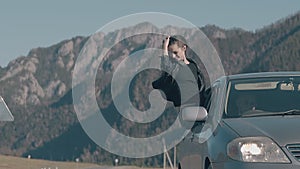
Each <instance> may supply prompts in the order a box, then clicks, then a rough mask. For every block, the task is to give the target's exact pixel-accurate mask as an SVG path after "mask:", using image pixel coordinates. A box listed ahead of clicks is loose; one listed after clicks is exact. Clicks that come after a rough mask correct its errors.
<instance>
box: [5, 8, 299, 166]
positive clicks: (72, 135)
mask: <svg viewBox="0 0 300 169" xmlns="http://www.w3.org/2000/svg"><path fill="white" fill-rule="evenodd" d="M139 29H143V30H145V29H146V30H158V29H159V28H156V27H155V26H153V25H151V24H150V23H142V24H141V25H137V26H134V27H130V28H124V29H120V30H116V31H114V32H110V33H109V34H107V35H106V36H104V34H102V33H100V34H99V35H98V36H99V39H98V42H97V43H99V46H100V47H99V49H98V50H105V49H106V47H108V46H109V45H110V44H114V43H116V45H114V46H113V47H112V48H111V50H110V52H109V53H108V54H106V55H105V57H104V59H103V61H102V62H101V64H100V65H99V67H98V68H97V78H96V82H95V84H97V86H96V89H95V91H94V92H95V93H96V96H97V101H98V102H99V107H100V108H101V109H102V110H103V116H104V117H105V118H106V120H107V121H108V123H109V124H110V125H111V126H113V127H114V128H115V129H116V130H118V131H120V132H122V133H125V134H126V135H128V136H134V137H147V136H153V135H155V134H157V133H160V132H161V131H164V130H165V129H167V128H168V127H169V126H170V125H171V124H172V122H173V121H174V120H175V118H176V116H175V115H174V114H172V111H173V109H172V107H168V108H167V109H166V114H164V115H162V116H161V117H159V118H158V119H157V120H156V121H155V122H154V125H153V124H152V125H150V124H135V123H133V122H131V121H129V120H127V119H125V118H123V117H122V116H121V115H120V114H119V113H118V111H117V109H116V107H115V105H114V104H113V101H112V94H111V92H110V88H111V87H112V86H111V80H112V75H113V72H114V71H115V70H116V69H117V67H118V65H119V64H120V63H121V62H122V60H124V59H125V58H127V57H128V56H129V55H131V54H134V53H136V52H139V51H142V50H143V49H147V48H153V47H159V46H160V45H161V39H162V38H163V36H160V35H153V34H146V35H137V36H133V37H130V38H126V39H124V40H122V39H121V38H122V37H123V36H125V35H126V34H128V32H129V31H131V33H132V32H133V33H134V32H139ZM168 29H172V31H178V32H183V33H184V32H188V30H185V29H184V28H175V27H168ZM200 29H201V30H202V31H203V32H204V33H205V35H206V36H207V37H208V38H209V39H210V41H211V42H212V44H213V45H214V47H215V48H216V50H217V52H218V54H219V56H220V58H221V61H222V63H223V66H224V69H225V72H226V74H235V73H240V72H259V71H280V70H284V71H285V70H290V71H299V70H300V58H299V57H300V52H299V51H300V13H297V14H295V15H293V16H290V17H288V18H284V19H282V20H280V21H278V22H276V23H274V24H271V25H269V26H266V27H264V28H262V29H259V30H257V31H255V32H249V31H245V30H242V29H237V28H236V29H231V30H225V29H222V28H219V27H217V26H214V25H207V26H205V27H202V28H200ZM187 36H190V37H192V36H194V35H193V34H190V35H187ZM88 42H89V37H74V38H72V39H70V40H65V41H62V42H60V43H58V44H55V45H53V46H50V47H47V48H35V49H32V50H31V51H30V52H29V54H28V55H27V56H22V57H19V58H17V59H15V60H13V61H11V62H10V63H9V64H8V65H7V66H6V67H4V68H1V67H0V95H1V96H2V97H3V98H5V100H6V102H7V104H8V106H9V107H10V109H11V111H12V113H13V114H14V116H15V121H14V122H0V127H1V128H0V153H1V154H9V155H15V156H27V155H28V154H30V155H32V157H33V158H43V159H49V160H67V161H72V160H74V159H75V158H77V157H79V158H80V159H81V160H83V161H86V162H97V163H107V164H111V161H112V159H114V158H115V157H117V156H116V155H114V154H111V153H108V152H107V151H105V150H103V149H101V148H99V147H98V146H96V144H95V143H94V142H93V141H92V140H91V139H89V137H88V136H87V135H86V134H85V132H84V131H83V129H82V128H81V126H80V124H79V122H78V119H77V116H76V113H75V111H74V107H73V100H72V74H73V71H74V66H75V63H76V61H77V59H78V56H79V54H80V52H81V49H82V48H83V47H84V45H85V44H86V43H88ZM104 42H106V43H104ZM91 52H93V51H91ZM91 54H92V53H91ZM93 61H94V60H93V59H92V58H85V60H84V62H86V63H90V65H91V66H95V65H93ZM144 64H147V63H144ZM139 67H141V65H139V66H137V70H138V68H139ZM202 68H203V67H202ZM158 75H159V72H158V71H157V70H151V71H142V72H140V73H138V74H137V75H136V76H135V77H134V79H133V81H132V83H131V84H130V88H131V89H132V90H130V91H131V92H130V93H129V95H130V100H131V102H132V104H133V105H134V106H135V107H136V108H137V109H138V110H141V111H143V110H147V109H148V108H149V107H150V106H151V105H150V102H149V99H148V95H149V93H150V92H151V90H152V88H151V82H152V81H153V80H154V79H156V78H157V77H158ZM79 78H81V77H79ZM77 87H80V85H78V86H77ZM118 94H120V95H121V94H122V93H118ZM160 158H161V157H160V156H155V157H154V158H147V159H129V158H120V159H121V163H123V164H130V163H134V164H137V165H142V164H146V165H160V164H161V159H160Z"/></svg>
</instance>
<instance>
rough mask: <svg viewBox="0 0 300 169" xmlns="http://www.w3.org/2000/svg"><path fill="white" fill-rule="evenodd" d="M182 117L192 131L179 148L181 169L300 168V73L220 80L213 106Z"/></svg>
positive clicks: (186, 111) (184, 110) (188, 109)
mask: <svg viewBox="0 0 300 169" xmlns="http://www.w3.org/2000/svg"><path fill="white" fill-rule="evenodd" d="M181 118H182V121H183V122H186V123H193V127H192V128H191V129H190V132H189V133H188V134H187V135H186V136H185V137H184V139H183V140H182V141H181V142H180V143H179V145H178V146H177V150H178V151H177V152H178V157H177V158H178V168H179V169H253V168H255V169H266V168H269V169H279V168H280V169H282V168H289V169H296V168H297V169H299V168H300V131H299V129H300V72H260V73H247V74H237V75H229V76H224V77H221V78H219V79H217V80H216V81H215V82H214V83H213V85H212V86H211V98H210V103H209V105H208V106H207V107H192V106H190V107H185V108H182V111H181Z"/></svg>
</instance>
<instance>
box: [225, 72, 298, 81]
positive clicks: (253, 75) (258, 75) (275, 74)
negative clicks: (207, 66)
mask: <svg viewBox="0 0 300 169" xmlns="http://www.w3.org/2000/svg"><path fill="white" fill-rule="evenodd" d="M282 76H300V72H297V71H294V72H258V73H243V74H235V75H229V76H227V78H228V80H234V79H248V78H261V77H282Z"/></svg>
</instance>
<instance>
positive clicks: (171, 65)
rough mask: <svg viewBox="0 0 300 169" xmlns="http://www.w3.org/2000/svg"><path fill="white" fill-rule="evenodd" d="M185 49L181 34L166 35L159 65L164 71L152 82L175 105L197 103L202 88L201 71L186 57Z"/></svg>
mask: <svg viewBox="0 0 300 169" xmlns="http://www.w3.org/2000/svg"><path fill="white" fill-rule="evenodd" d="M187 49H188V46H187V43H186V40H185V38H184V37H183V36H180V35H176V36H167V37H166V39H165V40H164V41H163V45H162V50H163V56H161V67H162V70H163V71H165V72H163V73H162V75H161V77H160V78H159V79H158V80H156V81H154V82H153V83H152V85H153V88H155V89H160V90H162V91H163V92H164V94H165V96H166V99H167V100H168V101H172V102H173V104H174V106H176V107H179V106H181V105H183V104H189V105H191V104H192V105H199V104H200V92H199V91H202V90H203V89H204V83H203V79H202V78H201V73H200V71H199V69H198V66H197V64H196V63H195V62H194V61H193V60H192V59H190V58H188V57H187V55H186V54H187V52H186V51H187ZM167 72H169V73H167ZM190 72H192V74H193V76H191V73H190ZM175 79H176V80H175ZM179 86H180V87H179ZM180 88H181V89H183V90H180Z"/></svg>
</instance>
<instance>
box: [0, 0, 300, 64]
mask: <svg viewBox="0 0 300 169" xmlns="http://www.w3.org/2000/svg"><path fill="white" fill-rule="evenodd" d="M298 11H300V1H299V0H288V1H284V0H280V1H279V0H219V1H217V0H193V1H192V0H190V1H182V0H181V1H179V0H177V1H175V0H119V1H116V0H106V1H101V0H89V1H75V0H74V1H71V0H70V1H66V0H65V1H63V0H61V1H59V0H49V1H41V0H25V1H16V0H3V1H1V3H0V22H1V23H0V30H1V31H0V58H1V59H0V66H2V67H4V66H6V65H7V63H8V62H9V61H11V60H13V59H15V58H16V57H19V56H21V55H23V56H26V55H27V54H28V52H29V50H30V49H32V48H36V47H48V46H51V45H53V44H56V43H58V42H60V41H62V40H65V39H71V38H72V37H75V36H78V35H80V36H88V35H91V34H93V33H94V32H95V31H97V30H98V29H99V28H101V27H102V26H104V25H105V24H107V23H109V22H111V21H113V20H115V19H118V18H119V17H122V16H126V15H129V14H134V13H140V12H163V13H169V14H172V15H177V16H179V17H182V18H184V19H186V20H188V21H190V22H191V23H193V24H194V25H197V26H200V27H202V26H205V25H207V24H214V25H217V26H219V27H221V28H226V29H230V28H233V27H238V28H242V29H245V30H250V31H254V30H256V29H259V28H262V27H263V26H266V25H269V24H271V23H273V22H275V21H277V20H279V19H282V18H285V17H287V16H289V15H291V14H294V13H296V12H298Z"/></svg>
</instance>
